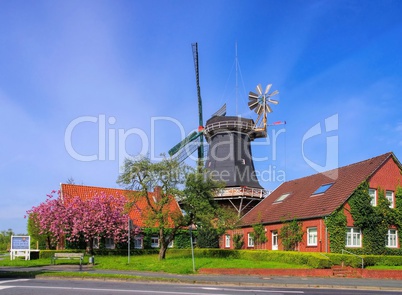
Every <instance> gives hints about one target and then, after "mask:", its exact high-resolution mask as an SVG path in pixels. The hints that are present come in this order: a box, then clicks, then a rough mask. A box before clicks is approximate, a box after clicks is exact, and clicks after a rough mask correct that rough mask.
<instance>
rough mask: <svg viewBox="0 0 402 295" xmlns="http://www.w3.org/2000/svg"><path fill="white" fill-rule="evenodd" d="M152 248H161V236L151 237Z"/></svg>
mask: <svg viewBox="0 0 402 295" xmlns="http://www.w3.org/2000/svg"><path fill="white" fill-rule="evenodd" d="M151 248H159V237H157V236H153V237H151Z"/></svg>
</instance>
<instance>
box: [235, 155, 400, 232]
mask: <svg viewBox="0 0 402 295" xmlns="http://www.w3.org/2000/svg"><path fill="white" fill-rule="evenodd" d="M390 158H392V159H393V160H394V161H395V162H396V163H397V164H398V165H399V166H400V163H399V162H398V160H397V159H396V157H395V156H394V154H393V153H391V152H389V153H386V154H383V155H380V156H377V157H374V158H371V159H368V160H365V161H361V162H358V163H355V164H351V165H348V166H344V167H340V168H338V169H334V170H330V171H327V172H324V173H318V174H314V175H310V176H307V177H303V178H299V179H295V180H291V181H287V182H284V183H283V184H281V185H280V186H279V187H278V188H277V189H276V190H274V191H273V192H272V193H271V194H270V195H269V196H267V197H266V198H265V199H264V200H263V201H261V203H259V204H258V205H257V206H256V207H254V208H253V209H252V210H250V211H249V212H248V213H247V214H246V215H244V217H243V218H242V225H244V226H247V225H252V224H255V223H264V224H269V223H278V222H283V221H285V220H293V219H295V218H296V219H310V218H315V217H323V216H326V215H329V214H331V213H332V212H334V211H335V210H336V209H337V208H338V207H339V206H341V205H342V204H344V203H345V202H346V201H347V200H348V198H349V197H350V196H351V194H352V193H353V191H354V190H355V189H356V188H357V187H358V186H359V185H360V184H361V183H362V182H363V181H365V180H367V179H368V178H369V177H370V176H371V175H373V173H374V172H375V171H377V170H378V169H379V168H380V167H381V166H382V165H383V164H384V163H385V162H386V161H387V160H388V159H390ZM329 183H333V185H332V186H331V187H330V188H329V189H328V190H327V191H326V192H325V193H322V194H317V195H312V194H313V193H314V192H315V191H316V190H317V189H318V188H319V187H320V186H321V185H324V184H329ZM287 193H289V195H288V196H287V197H286V198H285V199H284V200H283V201H281V202H278V201H277V202H275V201H276V200H277V199H278V198H279V197H280V196H282V195H283V194H287Z"/></svg>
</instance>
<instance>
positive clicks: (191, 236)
mask: <svg viewBox="0 0 402 295" xmlns="http://www.w3.org/2000/svg"><path fill="white" fill-rule="evenodd" d="M188 229H189V230H190V244H191V257H192V259H193V272H195V261H194V245H193V231H192V225H190V226H189V227H188Z"/></svg>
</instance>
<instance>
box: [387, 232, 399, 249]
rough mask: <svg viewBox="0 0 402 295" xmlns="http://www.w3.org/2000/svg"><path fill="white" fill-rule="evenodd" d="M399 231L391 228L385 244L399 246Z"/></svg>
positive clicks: (391, 246)
mask: <svg viewBox="0 0 402 295" xmlns="http://www.w3.org/2000/svg"><path fill="white" fill-rule="evenodd" d="M397 241H398V231H397V230H396V229H389V230H388V234H387V237H386V241H385V245H386V246H387V247H389V248H396V247H398V242H397Z"/></svg>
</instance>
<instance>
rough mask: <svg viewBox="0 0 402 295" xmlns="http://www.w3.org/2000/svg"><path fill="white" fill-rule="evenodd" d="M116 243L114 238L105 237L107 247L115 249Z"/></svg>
mask: <svg viewBox="0 0 402 295" xmlns="http://www.w3.org/2000/svg"><path fill="white" fill-rule="evenodd" d="M115 247H116V245H115V244H114V240H113V238H105V248H106V249H114V248H115Z"/></svg>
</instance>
